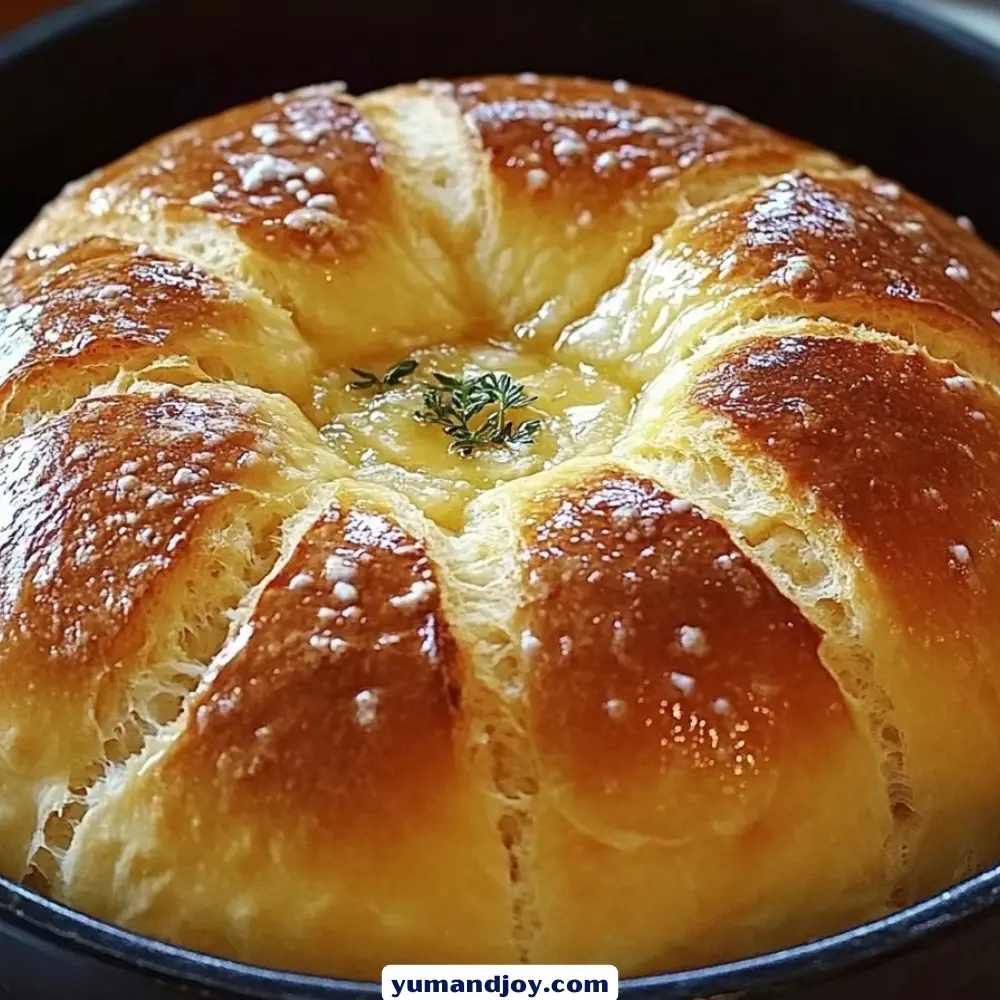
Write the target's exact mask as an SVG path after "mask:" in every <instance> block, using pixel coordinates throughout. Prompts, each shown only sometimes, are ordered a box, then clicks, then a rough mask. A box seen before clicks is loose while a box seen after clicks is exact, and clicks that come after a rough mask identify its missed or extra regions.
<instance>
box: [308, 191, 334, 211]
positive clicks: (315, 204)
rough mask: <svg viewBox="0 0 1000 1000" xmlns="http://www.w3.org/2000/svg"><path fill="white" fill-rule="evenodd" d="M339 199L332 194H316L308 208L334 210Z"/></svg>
mask: <svg viewBox="0 0 1000 1000" xmlns="http://www.w3.org/2000/svg"><path fill="white" fill-rule="evenodd" d="M336 204H337V199H336V198H334V196H333V195H332V194H314V195H313V196H312V197H311V198H310V199H309V200H308V201H307V202H306V207H307V208H333V207H334V206H335V205H336Z"/></svg>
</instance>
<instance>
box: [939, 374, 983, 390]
mask: <svg viewBox="0 0 1000 1000" xmlns="http://www.w3.org/2000/svg"><path fill="white" fill-rule="evenodd" d="M944 384H945V385H946V386H947V387H948V388H949V389H951V391H952V392H958V391H959V390H960V389H974V388H975V387H976V383H975V382H973V381H972V379H971V378H969V377H968V376H966V375H949V376H948V378H946V379H945V380H944Z"/></svg>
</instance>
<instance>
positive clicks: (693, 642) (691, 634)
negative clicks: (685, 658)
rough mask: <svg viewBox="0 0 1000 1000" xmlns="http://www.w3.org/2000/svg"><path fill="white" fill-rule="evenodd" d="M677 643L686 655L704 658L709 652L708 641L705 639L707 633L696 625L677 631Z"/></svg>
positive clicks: (682, 627) (684, 626)
mask: <svg viewBox="0 0 1000 1000" xmlns="http://www.w3.org/2000/svg"><path fill="white" fill-rule="evenodd" d="M677 641H678V642H679V643H680V645H681V649H683V650H684V652H686V653H693V654H694V655H695V656H704V655H705V654H706V653H707V652H708V641H707V640H706V639H705V633H704V632H703V631H702V630H701V629H700V628H697V627H696V626H694V625H682V626H681V627H680V628H679V629H678V630H677Z"/></svg>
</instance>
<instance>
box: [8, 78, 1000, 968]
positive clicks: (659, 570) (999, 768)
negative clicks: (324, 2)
mask: <svg viewBox="0 0 1000 1000" xmlns="http://www.w3.org/2000/svg"><path fill="white" fill-rule="evenodd" d="M403 359H410V360H411V361H412V362H413V363H414V365H415V367H413V366H411V367H409V368H408V369H407V370H406V372H405V374H404V375H401V376H400V377H399V378H394V379H389V378H388V375H387V373H388V372H390V371H392V370H393V366H394V365H396V364H397V363H398V362H399V361H401V360H403ZM353 369H358V370H360V371H361V373H362V376H361V385H360V386H359V373H358V371H355V370H353ZM367 372H370V373H372V375H371V377H370V378H369V377H368V376H366V375H364V374H363V373H367ZM435 373H441V374H442V375H444V376H445V377H450V378H451V379H453V380H459V382H460V383H469V384H473V383H476V380H482V379H484V378H485V377H487V376H490V374H491V373H494V374H495V373H506V374H508V375H509V376H510V377H511V379H512V380H513V382H514V383H515V384H516V385H517V386H519V387H521V389H522V390H523V399H527V402H522V403H520V404H519V405H518V406H517V407H516V410H517V412H516V417H517V421H520V420H525V421H531V422H534V421H538V422H539V426H538V427H537V428H536V430H535V432H534V433H532V434H525V436H524V438H523V439H520V440H517V441H515V442H514V443H511V444H493V445H489V446H486V447H477V448H474V449H471V454H464V455H463V454H461V453H460V452H459V451H458V450H456V448H454V447H449V443H450V442H452V441H453V440H454V439H453V438H449V436H448V435H447V434H445V433H442V426H441V423H440V422H434V421H433V420H429V419H422V420H418V419H415V415H416V414H417V413H419V412H421V411H426V409H427V407H428V406H429V405H430V404H429V402H428V388H427V386H428V384H432V385H433V384H438V385H440V384H444V383H435V381H434V379H435ZM366 378H367V379H368V381H367V382H366V381H365V379H366ZM998 383H1000V259H998V258H997V256H996V254H995V253H994V252H993V251H992V250H991V249H990V248H989V247H987V246H986V245H985V244H984V243H982V242H981V241H980V240H979V238H978V237H977V236H976V235H975V233H974V231H973V228H972V226H971V225H970V224H969V222H968V220H966V219H959V220H954V219H952V218H951V217H949V216H947V215H946V214H944V213H943V212H941V211H939V210H938V209H936V208H934V207H932V206H930V205H928V204H926V203H925V202H923V201H922V200H921V199H919V198H918V197H916V196H915V195H913V194H910V193H909V192H907V191H905V190H903V189H902V188H901V187H900V186H899V185H897V184H894V183H892V182H890V181H886V180H884V179H882V178H879V177H877V176H875V175H873V174H872V173H871V172H869V171H868V170H866V169H864V168H860V167H856V166H853V165H851V164H847V163H844V162H842V161H841V160H839V159H837V158H836V157H834V156H832V155H830V154H827V153H824V152H822V151H820V150H816V149H813V148H811V147H809V146H807V145H805V144H803V143H800V142H797V141H795V140H792V139H790V138H788V137H785V136H782V135H779V134H777V133H775V132H773V131H772V130H770V129H767V128H765V127H762V126H759V125H756V124H754V123H752V122H749V121H747V120H745V119H744V118H742V117H741V116H740V115H738V114H736V113H734V112H732V111H730V110H727V109H724V108H718V107H713V106H709V105H706V104H700V103H697V102H694V101H689V100H687V99H685V98H681V97H677V96H674V95H669V94H664V93H660V92H658V91H654V90H649V89H645V88H642V87H633V86H630V85H628V84H626V83H624V82H623V81H616V82H615V83H601V82H598V81H592V80H584V79H566V78H547V77H539V76H535V75H534V74H522V75H521V76H517V77H489V78H484V79H475V80H471V79H470V80H459V81H443V80H427V81H422V82H420V83H416V84H411V85H406V86H400V87H395V88H392V89H389V90H385V91H381V92H378V93H373V94H368V95H366V96H363V97H352V96H350V95H349V94H348V93H347V92H346V89H345V88H344V87H343V86H342V85H338V84H330V85H324V86H318V87H311V88H306V89H304V90H300V91H296V92H294V93H289V94H278V95H274V96H273V97H271V98H268V99H266V100H263V101H259V102H257V103H256V104H253V105H249V106H246V107H242V108H237V109H234V110H232V111H229V112H226V113H225V114H222V115H219V116H218V117H216V118H213V119H209V120H206V121H202V122H198V123H195V124H193V125H190V126H187V127H185V128H182V129H180V130H178V131H176V132H174V133H172V134H170V135H167V136H165V137H163V138H160V139H158V140H156V141H154V142H152V143H150V144H148V145H147V146H144V147H143V148H141V149H139V150H137V151H136V152H134V153H131V154H130V155H128V156H126V157H125V158H123V159H122V160H120V161H118V162H117V163H114V164H112V165H110V166H108V167H106V168H104V169H102V170H99V171H97V172H95V173H94V174H92V175H90V176H89V177H87V178H84V179H83V180H81V181H78V182H76V183H74V184H71V185H70V186H69V187H67V188H66V190H65V191H64V192H63V193H62V194H61V195H60V196H59V197H58V198H57V199H56V200H55V201H54V202H53V203H52V204H51V205H49V206H48V207H47V208H45V209H44V210H43V211H42V213H41V215H40V216H39V218H38V219H37V220H36V222H35V223H34V224H33V225H32V227H31V228H30V229H29V230H28V231H27V232H26V233H25V234H24V235H23V236H22V237H21V238H20V239H19V240H18V241H17V243H16V244H15V245H14V247H12V248H11V249H10V251H8V252H7V254H6V255H5V256H4V257H3V258H2V259H0V872H2V873H3V874H4V875H6V876H9V877H12V878H14V879H22V880H25V881H26V882H27V883H29V884H30V885H32V886H34V887H36V888H38V889H39V890H41V891H44V892H46V893H48V894H50V895H52V896H53V897H54V898H56V899H58V900H61V901H63V902H66V903H68V904H70V905H72V906H75V907H77V908H79V909H81V910H84V911H85V912H87V913H90V914H93V915H95V916H97V917H100V918H102V919H105V920H109V921H111V922H114V923H117V924H120V925H122V926H125V927H128V928H131V929H133V930H136V931H139V932H142V933H144V934H148V935H150V936H152V937H155V938H159V939H163V940H167V941H170V942H172V943H174V944H178V945H182V946H186V947H190V948H194V949H198V950H202V951H206V952H209V953H211V954H215V955H219V956H224V957H227V958H234V959H240V960H243V961H247V962H250V963H254V964H258V965H261V964H262V965H269V966H273V967H275V968H281V969H292V970H297V971H302V972H310V973H319V974H328V975H334V976H343V977H353V978H358V979H377V978H378V976H379V974H380V970H381V968H382V966H383V965H385V964H390V963H399V962H403V963H421V962H423V963H438V962H459V963H470V962H472V963H475V962H517V961H530V962H542V963H567V962H594V961H600V962H608V963H613V964H615V965H617V966H618V968H619V970H620V972H621V973H622V974H623V975H633V974H642V973H650V972H655V971H665V970H675V969H681V968H690V967H694V966H698V965H703V964H707V963H713V962H719V961H724V960H729V959H736V958H741V957H745V956H749V955H752V954H756V953H760V952H763V951H769V950H772V949H775V948H778V947H782V946H786V945H791V944H795V943H799V942H801V941H804V940H807V939H810V938H814V937H817V936H820V935H823V934H826V933H829V932H833V931H837V930H840V929H843V928H845V927H847V926H850V925H853V924H857V923H859V922H862V921H865V920H867V919H871V918H874V917H877V916H879V915H882V914H884V913H886V912H888V911H889V910H891V909H893V908H895V907H898V906H900V905H903V904H905V903H907V902H909V901H913V900H916V899H918V898H921V897H922V896H924V895H927V894H929V893H931V892H934V891H936V890H939V889H942V888H944V887H945V886H948V885H950V884H952V883H954V882H955V881H956V880H958V879H960V878H962V877H963V876H965V875H968V874H970V873H972V872H974V871H976V870H978V869H980V868H982V867H984V866H985V865H987V864H989V863H991V862H993V861H995V860H997V858H998V857H1000V789H998V787H997V783H996V780H995V775H996V774H997V773H998V772H1000V633H998V631H997V626H996V613H995V607H996V604H997V601H998V599H1000V401H998V397H997V392H996V389H995V386H996V385H997V384H998ZM425 416H426V414H425ZM514 418H515V413H514V412H513V411H511V412H510V414H509V415H507V416H506V418H505V419H507V420H511V421H514V422H513V423H512V424H511V427H510V428H509V429H508V430H507V431H506V432H505V433H506V434H507V436H508V437H509V436H510V435H511V434H513V431H514V428H515V425H516V423H517V421H515V419H514ZM500 426H501V428H502V427H503V426H504V424H503V421H500Z"/></svg>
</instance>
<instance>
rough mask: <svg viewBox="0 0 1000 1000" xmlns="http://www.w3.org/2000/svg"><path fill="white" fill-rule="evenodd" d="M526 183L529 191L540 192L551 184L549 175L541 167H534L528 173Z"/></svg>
mask: <svg viewBox="0 0 1000 1000" xmlns="http://www.w3.org/2000/svg"><path fill="white" fill-rule="evenodd" d="M525 182H526V183H527V185H528V190H529V191H538V190H540V189H541V188H543V187H545V185H546V184H548V182H549V175H548V173H546V171H544V170H542V169H541V167H533V168H532V169H531V170H529V171H528V173H527V175H526V177H525Z"/></svg>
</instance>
